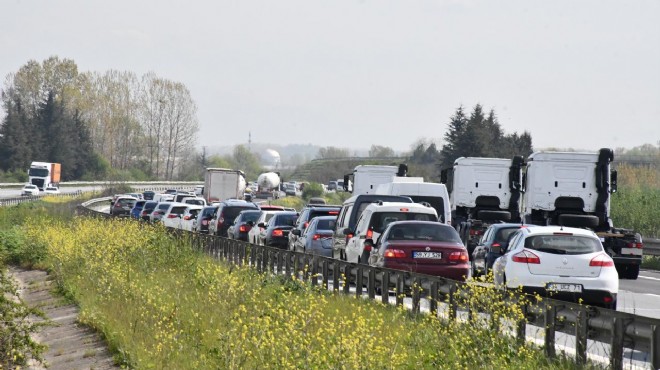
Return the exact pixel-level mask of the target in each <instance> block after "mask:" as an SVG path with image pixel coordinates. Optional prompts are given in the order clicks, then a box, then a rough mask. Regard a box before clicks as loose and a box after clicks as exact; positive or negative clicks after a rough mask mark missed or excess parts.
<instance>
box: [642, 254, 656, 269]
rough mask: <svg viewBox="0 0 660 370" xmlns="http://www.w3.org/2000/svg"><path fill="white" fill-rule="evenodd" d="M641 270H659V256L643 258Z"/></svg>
mask: <svg viewBox="0 0 660 370" xmlns="http://www.w3.org/2000/svg"><path fill="white" fill-rule="evenodd" d="M642 268H644V269H648V270H660V256H644V259H643V260H642Z"/></svg>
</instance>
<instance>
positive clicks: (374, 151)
mask: <svg viewBox="0 0 660 370" xmlns="http://www.w3.org/2000/svg"><path fill="white" fill-rule="evenodd" d="M369 157H394V149H392V148H390V147H387V146H381V145H372V146H371V149H369Z"/></svg>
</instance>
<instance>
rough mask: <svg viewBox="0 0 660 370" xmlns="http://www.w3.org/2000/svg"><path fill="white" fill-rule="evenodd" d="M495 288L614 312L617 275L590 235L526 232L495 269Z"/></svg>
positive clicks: (561, 230)
mask: <svg viewBox="0 0 660 370" xmlns="http://www.w3.org/2000/svg"><path fill="white" fill-rule="evenodd" d="M493 275H494V279H495V284H496V285H498V286H500V287H507V288H513V289H515V288H519V287H522V290H523V292H526V293H532V294H534V293H538V294H539V295H541V296H550V297H552V298H556V299H565V300H572V301H578V300H582V301H583V302H584V303H586V304H593V305H598V306H602V307H605V308H611V309H616V298H617V294H618V292H619V275H618V273H617V271H616V268H615V267H614V261H613V260H612V258H611V257H610V256H609V255H608V254H607V253H606V252H605V250H604V249H603V245H602V244H601V241H600V239H599V238H598V236H597V235H596V234H594V233H593V232H592V231H589V230H584V229H577V228H570V227H561V226H530V227H523V228H521V229H520V230H519V231H517V232H516V234H514V236H512V238H511V240H510V242H509V246H508V247H507V250H506V253H505V254H504V255H503V256H502V257H500V258H498V259H497V260H495V263H494V264H493Z"/></svg>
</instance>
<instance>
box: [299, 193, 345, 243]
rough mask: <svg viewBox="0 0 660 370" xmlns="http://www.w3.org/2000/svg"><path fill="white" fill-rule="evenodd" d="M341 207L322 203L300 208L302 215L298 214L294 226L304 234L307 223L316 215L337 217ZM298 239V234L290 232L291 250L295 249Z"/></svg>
mask: <svg viewBox="0 0 660 370" xmlns="http://www.w3.org/2000/svg"><path fill="white" fill-rule="evenodd" d="M340 209H341V206H335V205H322V204H314V205H308V206H306V207H305V208H303V209H302V210H300V216H298V219H297V220H296V223H295V225H294V228H295V229H298V230H300V235H302V234H303V233H304V231H305V228H307V225H309V222H310V221H312V219H313V218H314V217H318V216H335V217H336V216H337V215H338V214H339V210H340ZM297 239H298V235H296V234H293V233H290V234H289V240H288V243H287V244H288V246H289V250H294V246H295V244H296V240H297Z"/></svg>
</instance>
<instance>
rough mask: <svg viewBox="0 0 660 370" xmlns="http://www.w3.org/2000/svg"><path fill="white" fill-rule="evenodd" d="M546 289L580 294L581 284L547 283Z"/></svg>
mask: <svg viewBox="0 0 660 370" xmlns="http://www.w3.org/2000/svg"><path fill="white" fill-rule="evenodd" d="M546 289H547V290H552V291H555V292H568V293H582V285H581V284H564V283H549V284H548V286H547V287H546Z"/></svg>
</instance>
